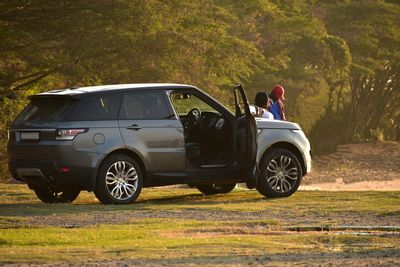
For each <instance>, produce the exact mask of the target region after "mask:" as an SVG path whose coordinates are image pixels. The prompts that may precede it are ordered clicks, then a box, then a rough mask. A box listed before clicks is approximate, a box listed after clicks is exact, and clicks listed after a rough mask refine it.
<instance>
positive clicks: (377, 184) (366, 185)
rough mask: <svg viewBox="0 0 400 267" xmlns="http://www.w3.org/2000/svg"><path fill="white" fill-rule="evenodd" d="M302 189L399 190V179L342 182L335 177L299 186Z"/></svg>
mask: <svg viewBox="0 0 400 267" xmlns="http://www.w3.org/2000/svg"><path fill="white" fill-rule="evenodd" d="M299 190H304V191H370V190H372V191H400V179H396V180H390V181H362V182H356V183H347V184H346V183H344V182H343V179H341V178H339V179H336V181H335V182H334V183H312V184H309V185H302V186H300V188H299Z"/></svg>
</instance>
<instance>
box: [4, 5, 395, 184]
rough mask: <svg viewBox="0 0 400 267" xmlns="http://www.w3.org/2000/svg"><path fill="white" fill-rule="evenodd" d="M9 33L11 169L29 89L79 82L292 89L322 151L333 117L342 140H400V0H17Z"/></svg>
mask: <svg viewBox="0 0 400 267" xmlns="http://www.w3.org/2000/svg"><path fill="white" fill-rule="evenodd" d="M0 38H1V42H0V59H1V60H0V112H1V113H0V118H1V127H2V128H1V133H0V135H1V137H2V139H1V142H0V146H1V148H0V151H1V152H0V161H1V162H2V164H1V165H2V169H1V171H0V172H1V173H0V175H2V176H3V175H4V174H5V173H6V171H5V168H4V163H5V162H6V158H5V155H6V152H5V143H6V140H5V139H6V138H5V137H6V124H7V122H9V121H11V120H12V119H13V118H14V117H15V116H16V114H18V112H19V111H20V110H21V108H22V107H23V106H24V105H25V103H26V96H27V95H29V94H32V93H36V92H39V91H45V90H49V89H54V88H65V87H71V86H88V85H97V84H114V83H135V82H177V83H188V84H194V85H197V86H198V87H200V88H201V89H204V90H205V91H207V92H208V93H211V94H212V95H213V96H215V97H216V98H217V99H219V100H222V101H225V102H226V101H227V99H228V97H229V95H230V93H229V90H227V89H229V88H231V87H232V85H233V84H236V83H238V82H242V83H245V88H246V89H247V92H248V94H249V97H250V99H252V98H253V97H254V95H255V93H256V92H257V91H270V89H271V88H272V86H273V85H275V84H282V85H283V86H284V87H285V88H286V89H287V90H286V96H287V103H286V109H287V115H288V118H289V119H290V120H292V121H296V122H299V123H300V124H301V125H302V126H303V128H304V129H305V130H306V132H308V133H311V132H312V133H313V134H312V136H313V137H312V138H313V144H314V145H315V146H318V147H319V148H323V147H331V148H334V147H335V145H336V141H335V143H333V144H324V142H327V141H326V140H325V139H324V138H323V136H325V134H326V133H327V132H326V131H328V130H327V129H328V128H326V127H323V126H322V125H325V124H326V125H330V126H331V127H329V129H330V130H329V133H335V135H337V138H335V139H334V140H337V142H339V140H340V142H341V141H343V140H347V141H349V140H354V139H365V138H372V137H374V136H375V137H376V136H377V133H378V132H379V136H380V138H389V139H398V138H400V122H399V121H400V111H399V110H400V107H399V104H398V103H400V92H399V91H400V84H399V83H400V82H399V80H400V79H399V75H400V74H399V73H400V71H399V65H398V62H400V51H399V47H400V5H399V3H398V2H397V1H384V0H362V1H356V0H346V1H343V0H334V1H325V0H324V1H314V0H313V1H309V0H296V1H287V0H269V1H259V0H257V1H254V0H245V1H234V0H222V1H213V0H201V1H190V0H182V1H178V0H173V1H161V0H146V1H129V0H102V1H92V0H78V1H70V0H60V1H49V0H10V1H2V2H0ZM15 98H17V99H16V100H9V99H15ZM332 118H335V119H333V120H332V121H331V119H332ZM336 118H337V120H336ZM337 121H340V123H339V124H336V122H337ZM321 123H322V125H319V124H321ZM342 123H344V124H342ZM343 129H345V130H343ZM331 141H332V140H330V141H329V142H331ZM317 150H318V149H317ZM324 150H325V149H322V150H321V151H324Z"/></svg>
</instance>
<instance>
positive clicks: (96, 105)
mask: <svg viewBox="0 0 400 267" xmlns="http://www.w3.org/2000/svg"><path fill="white" fill-rule="evenodd" d="M121 98H122V95H121V94H106V95H94V96H91V97H88V98H87V99H84V100H83V101H81V103H80V104H79V106H78V107H76V109H75V110H74V111H73V112H72V113H71V114H70V116H69V117H68V120H70V121H96V120H116V119H117V118H118V112H119V107H120V105H121Z"/></svg>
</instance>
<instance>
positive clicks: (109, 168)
mask: <svg viewBox="0 0 400 267" xmlns="http://www.w3.org/2000/svg"><path fill="white" fill-rule="evenodd" d="M142 184H143V176H142V172H141V170H140V167H139V164H138V163H136V161H135V160H133V159H132V158H131V157H128V156H127V155H123V154H116V155H112V156H110V157H109V158H107V159H106V160H105V161H104V162H103V164H102V165H101V167H100V169H99V172H98V177H97V184H96V189H95V190H94V193H95V195H96V197H97V199H98V200H100V202H101V203H103V204H129V203H132V202H133V201H135V200H136V199H137V198H138V196H139V194H140V192H141V190H142Z"/></svg>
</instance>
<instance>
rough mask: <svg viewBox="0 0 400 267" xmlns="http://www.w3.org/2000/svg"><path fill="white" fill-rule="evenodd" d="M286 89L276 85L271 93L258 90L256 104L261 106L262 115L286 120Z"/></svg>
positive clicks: (267, 117)
mask: <svg viewBox="0 0 400 267" xmlns="http://www.w3.org/2000/svg"><path fill="white" fill-rule="evenodd" d="M284 94H285V89H284V88H283V86H281V85H275V86H274V88H272V91H271V93H270V94H269V95H268V93H267V92H258V93H257V94H256V99H255V101H254V102H255V103H254V104H255V105H256V106H257V107H259V108H260V117H262V118H265V119H275V120H286V117H285V106H284V104H283V101H284V100H285V96H284Z"/></svg>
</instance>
